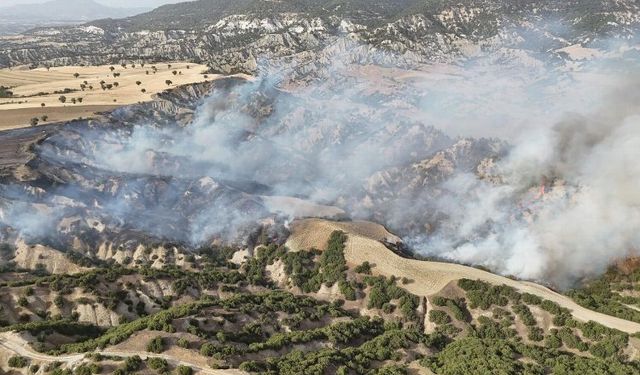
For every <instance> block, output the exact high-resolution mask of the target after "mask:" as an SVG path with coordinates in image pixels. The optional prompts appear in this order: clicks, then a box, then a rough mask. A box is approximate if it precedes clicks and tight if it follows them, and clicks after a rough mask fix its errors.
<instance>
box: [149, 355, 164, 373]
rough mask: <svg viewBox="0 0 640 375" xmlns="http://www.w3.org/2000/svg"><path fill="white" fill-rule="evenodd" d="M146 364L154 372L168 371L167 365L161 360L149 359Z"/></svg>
mask: <svg viewBox="0 0 640 375" xmlns="http://www.w3.org/2000/svg"><path fill="white" fill-rule="evenodd" d="M147 364H148V365H149V368H151V369H152V370H156V371H157V372H159V373H163V372H166V371H167V370H168V369H169V364H168V363H167V361H166V360H165V359H163V358H158V357H151V358H149V359H147Z"/></svg>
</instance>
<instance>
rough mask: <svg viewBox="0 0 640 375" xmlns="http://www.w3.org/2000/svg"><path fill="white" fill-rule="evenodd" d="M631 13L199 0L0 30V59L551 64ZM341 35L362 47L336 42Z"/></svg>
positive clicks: (409, 1) (251, 68)
mask: <svg viewBox="0 0 640 375" xmlns="http://www.w3.org/2000/svg"><path fill="white" fill-rule="evenodd" d="M365 3H366V4H365ZM637 15H638V8H637V4H636V3H635V2H633V1H609V0H607V1H600V0H597V1H596V0H593V1H589V2H586V3H585V2H584V1H552V2H549V1H540V0H528V1H525V2H519V3H518V4H517V6H516V5H514V4H513V3H512V2H509V1H485V0H482V1H480V0H473V1H472V0H469V1H466V2H462V3H461V2H448V1H437V2H427V3H424V2H419V1H415V0H401V1H400V0H394V1H374V2H361V1H359V0H348V1H321V2H311V1H280V2H275V3H274V2H271V1H263V0H243V1H234V2H228V1H221V0H199V1H195V2H186V3H180V4H173V5H165V6H162V7H160V8H158V9H156V10H154V11H152V12H149V13H145V14H141V15H138V16H134V17H129V18H125V19H120V20H102V21H96V22H92V23H90V24H88V25H84V26H82V27H67V28H48V29H40V30H37V31H33V32H31V33H29V34H28V35H26V36H24V37H18V38H12V39H7V38H5V39H0V67H3V66H5V67H6V66H13V65H22V64H32V63H35V64H36V65H38V66H42V65H79V64H113V63H120V62H122V61H137V62H138V63H140V62H142V61H144V60H148V61H153V60H156V61H157V60H190V61H194V62H202V63H205V64H207V65H209V66H211V67H212V68H214V69H215V70H216V71H219V72H224V73H230V72H246V73H253V72H255V71H256V69H257V63H258V60H266V59H271V60H273V59H277V58H285V57H291V56H292V55H298V56H297V59H298V60H299V61H309V62H312V61H321V60H323V59H325V58H327V57H328V56H330V55H334V54H336V53H337V54H344V55H347V56H349V58H350V59H352V60H354V61H357V62H360V63H372V62H373V63H380V64H387V65H388V64H393V65H401V66H410V67H416V66H417V65H419V64H423V63H434V62H452V61H458V60H466V59H470V58H474V57H477V56H478V55H483V54H485V53H488V52H491V51H493V52H496V51H502V53H505V52H507V51H509V50H511V49H516V50H519V51H522V52H523V53H524V54H525V55H526V58H527V59H532V60H535V61H538V62H540V63H542V64H547V63H549V62H550V61H558V60H559V61H562V60H566V56H565V54H562V53H560V52H558V51H559V50H561V49H562V48H565V47H569V46H572V45H576V44H582V45H584V46H585V47H593V48H606V46H608V44H607V42H606V41H607V40H609V39H610V38H612V39H615V40H624V41H628V40H635V38H636V37H637V30H638V24H639V23H638V22H639V19H638V16H637ZM62 31H64V32H62ZM345 37H348V40H349V41H352V42H356V43H358V44H360V45H361V47H360V51H358V50H353V49H350V48H345V46H344V45H343V44H342V43H339V42H340V41H341V40H342V39H343V38H345ZM52 45H55V46H56V47H52ZM114 47H115V48H114ZM34 51H35V52H34ZM504 58H505V59H509V57H507V56H505V57H504Z"/></svg>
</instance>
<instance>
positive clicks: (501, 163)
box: [3, 56, 640, 287]
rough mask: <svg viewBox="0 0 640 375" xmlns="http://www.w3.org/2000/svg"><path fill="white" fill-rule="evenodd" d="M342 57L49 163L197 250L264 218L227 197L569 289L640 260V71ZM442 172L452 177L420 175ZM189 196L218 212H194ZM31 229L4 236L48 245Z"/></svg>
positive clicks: (51, 154)
mask: <svg viewBox="0 0 640 375" xmlns="http://www.w3.org/2000/svg"><path fill="white" fill-rule="evenodd" d="M333 58H334V60H335V61H336V63H335V64H334V65H333V66H330V67H329V68H327V69H326V70H325V71H324V76H323V79H320V80H316V81H305V84H304V85H298V86H292V85H291V84H290V83H288V84H287V85H282V84H281V82H284V81H285V80H283V79H282V78H283V74H279V75H277V74H271V73H270V72H267V73H266V75H265V76H261V77H258V78H257V79H255V80H253V81H251V82H247V83H244V84H241V85H236V86H234V87H233V88H231V89H229V90H217V91H214V92H213V93H212V95H211V96H210V97H209V98H207V99H206V100H205V102H204V103H203V104H202V105H201V107H200V108H199V109H198V111H197V113H196V116H195V121H194V123H193V124H191V125H189V126H188V127H186V128H180V127H177V126H176V127H170V128H159V127H156V126H153V124H139V125H138V126H136V127H134V128H133V129H122V130H120V131H115V132H106V131H104V130H101V129H91V130H84V131H82V132H81V134H80V135H79V137H78V138H79V139H82V140H83V142H89V143H91V144H90V145H89V146H88V147H85V149H84V150H82V151H77V152H70V151H69V152H65V153H60V151H59V149H58V148H57V146H51V145H49V144H48V143H47V142H45V143H44V144H43V145H40V146H39V152H40V155H41V156H42V157H44V158H47V159H49V160H55V161H56V162H59V163H70V162H73V163H83V165H87V166H89V167H91V168H96V169H98V170H100V171H102V172H103V171H107V173H108V174H110V175H112V176H118V178H119V179H121V180H125V181H126V182H127V183H128V185H126V189H125V188H121V187H114V188H113V189H114V191H116V192H115V193H114V194H113V196H112V197H111V201H109V202H108V203H106V204H103V205H101V206H100V207H98V208H96V210H97V209H100V210H102V213H104V214H105V215H108V216H112V217H114V218H115V219H117V220H119V221H121V222H123V223H128V224H130V225H132V226H136V228H137V229H140V230H144V231H149V232H152V233H155V232H158V233H160V234H164V235H167V234H168V233H171V231H168V230H166V228H167V225H168V224H167V221H169V222H170V223H171V224H170V225H171V226H172V227H181V226H180V225H182V224H184V225H185V226H186V227H187V228H188V230H187V233H186V234H185V236H186V238H187V239H188V240H189V241H191V242H192V243H201V242H205V241H207V240H208V239H209V238H210V237H211V236H213V235H215V234H216V233H218V232H219V231H221V230H223V229H228V228H230V227H235V226H239V225H242V224H245V223H247V222H251V221H255V220H258V219H260V218H261V215H262V214H263V212H261V211H259V210H255V209H251V210H250V209H246V207H245V205H240V206H236V205H234V204H233V202H235V201H233V200H232V199H231V198H228V197H226V196H225V198H224V199H218V198H219V197H218V196H217V195H216V194H217V193H215V192H216V188H217V187H219V186H221V185H226V186H230V190H231V192H232V194H233V197H236V196H240V197H243V198H244V197H247V196H248V197H249V199H250V200H252V201H255V202H258V201H260V197H261V196H262V195H272V196H290V197H297V198H302V199H305V200H308V201H312V202H315V203H319V204H327V205H333V206H337V207H340V208H342V209H344V210H345V211H346V212H347V213H348V214H350V215H351V216H352V217H362V218H369V219H374V220H378V221H380V222H383V223H385V224H387V225H388V226H389V227H390V228H391V229H392V230H394V231H397V232H398V233H399V234H402V235H405V236H406V237H405V238H406V239H407V241H408V243H409V244H410V245H411V247H412V248H413V249H414V250H415V251H417V252H419V253H422V254H427V255H431V256H434V257H438V258H444V259H449V260H453V261H457V262H463V263H471V264H478V265H484V266H487V267H489V268H491V269H493V270H495V271H496V272H500V273H503V274H511V275H515V276H518V277H522V278H527V279H536V280H543V281H549V282H552V283H554V284H555V285H557V286H560V287H566V286H569V285H571V283H573V282H574V281H576V280H578V279H580V278H582V277H585V276H591V275H595V274H597V273H599V272H601V271H602V270H603V269H604V268H605V267H606V266H607V265H608V264H610V263H611V262H612V261H614V260H616V259H619V258H621V257H625V256H628V255H632V254H636V249H640V237H639V234H638V233H639V232H638V231H637V228H640V191H639V190H638V189H637V187H638V186H640V165H639V164H638V163H637V162H636V160H635V159H637V158H638V157H639V156H640V121H639V118H640V117H639V116H640V99H639V96H640V89H639V87H640V86H639V85H638V84H637V83H639V82H640V80H638V79H637V77H640V76H638V74H637V73H639V72H638V71H637V70H634V69H635V68H634V67H635V65H632V64H629V65H624V67H625V69H626V70H624V71H621V70H620V69H619V68H618V67H613V66H612V65H610V64H609V63H608V62H602V61H599V62H595V63H590V64H586V63H585V64H576V66H572V67H567V66H535V67H533V68H532V67H531V66H529V65H526V64H524V65H517V64H516V65H510V66H505V65H504V64H498V63H495V62H493V61H489V62H487V61H486V60H478V61H475V62H473V63H468V64H466V65H463V66H435V67H428V68H425V69H424V70H422V71H414V72H407V71H402V70H398V69H393V68H380V67H372V66H362V65H357V64H355V65H354V64H349V63H345V62H344V61H342V60H341V59H340V57H339V56H333ZM617 61H619V60H617ZM285 75H286V74H285ZM308 82H311V83H308ZM307 83H308V84H307ZM285 86H286V87H285ZM458 137H493V138H499V140H498V139H490V140H487V139H484V140H474V139H461V138H458ZM503 141H504V142H503ZM506 144H508V145H509V146H506ZM456 145H462V146H461V147H460V148H461V149H463V150H464V149H465V147H468V148H469V150H471V151H469V152H468V153H465V152H460V153H459V154H456V153H455V152H453V151H451V150H453V149H454V148H455V147H456ZM465 145H466V146H465ZM443 155H444V156H443ZM447 155H449V156H447ZM450 155H453V156H450ZM441 157H442V158H441ZM439 158H441V159H439ZM456 158H457V159H456ZM480 163H485V164H486V165H487V167H486V168H483V169H479V168H478V164H480ZM432 165H438V166H441V167H440V168H439V169H438V168H436V169H432V170H429V172H428V173H427V174H426V175H425V176H422V175H420V171H421V170H422V169H421V168H427V167H429V166H432ZM425 166H426V167H425ZM388 176H392V177H393V176H395V177H394V178H395V179H394V178H391V177H389V178H388V179H385V178H387V177H388ZM150 179H156V180H160V182H161V183H162V184H161V185H162V186H161V188H162V189H164V190H163V191H164V192H165V193H164V194H161V195H159V196H160V199H161V201H157V202H151V203H150V206H149V207H150V208H149V207H144V206H142V207H141V206H136V205H132V204H131V202H132V201H134V200H135V199H134V198H137V197H139V196H140V195H143V194H144V192H145V189H147V186H148V181H149V180H150ZM381 181H382V182H381ZM65 189H66V190H65V192H64V193H60V194H61V195H65V196H75V197H77V196H82V195H80V194H78V192H77V191H73V192H72V190H73V189H72V187H65ZM75 189H77V190H79V191H81V190H82V189H86V187H83V186H80V184H79V186H77V187H75ZM194 191H197V192H198V194H201V195H204V196H208V195H207V194H211V200H209V201H207V202H204V203H202V204H195V203H192V202H190V201H189V197H190V194H193V192H194ZM233 197H232V198H233ZM136 202H138V201H136ZM167 202H176V203H175V204H173V203H172V204H169V203H167ZM85 203H86V205H87V206H88V207H95V206H96V205H95V204H92V202H85ZM258 203H259V202H258ZM176 207H179V208H180V209H181V210H182V211H180V212H186V213H187V215H186V217H180V216H179V215H176V214H175V210H176ZM7 212H17V211H16V210H13V211H7ZM9 216H11V215H9ZM23 216H24V215H20V216H19V217H17V216H16V220H13V219H12V218H11V217H5V218H4V219H3V221H5V222H9V223H13V224H15V225H16V226H18V227H19V226H20V222H24V221H26V222H29V231H35V229H34V228H33V227H34V225H32V223H31V220H30V219H29V218H27V219H25V218H24V217H23ZM154 218H155V219H154ZM17 219H19V220H17ZM174 222H175V225H174V224H173V223H174ZM179 239H182V238H179Z"/></svg>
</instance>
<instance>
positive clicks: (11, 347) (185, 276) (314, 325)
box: [0, 221, 640, 374]
mask: <svg viewBox="0 0 640 375" xmlns="http://www.w3.org/2000/svg"><path fill="white" fill-rule="evenodd" d="M310 226H319V227H317V228H315V227H314V228H311V227H310ZM294 228H298V229H300V228H303V229H302V230H301V231H300V230H298V229H294V232H293V234H292V237H291V238H290V239H289V243H296V244H298V245H301V244H302V243H301V240H305V238H304V237H306V236H307V233H305V231H309V230H310V231H311V232H312V234H313V235H315V236H316V237H315V238H314V239H313V240H312V242H311V243H307V245H311V244H316V245H318V247H319V248H321V250H318V249H313V248H298V249H295V250H294V249H291V250H289V249H287V248H286V247H282V246H278V245H276V244H261V245H258V246H257V247H256V249H255V253H254V256H253V257H251V258H246V259H244V260H243V259H241V258H240V257H238V255H240V254H242V253H245V252H244V250H242V249H238V248H230V247H224V248H216V247H213V248H201V249H200V250H199V251H198V252H197V253H195V254H194V253H185V252H183V249H181V248H179V247H169V246H170V245H168V246H167V245H165V246H161V247H158V248H154V249H151V248H146V249H138V250H136V252H135V253H134V254H132V256H130V257H127V258H121V259H122V260H121V261H117V262H116V263H114V262H113V261H111V262H109V261H107V262H105V261H104V260H102V259H99V258H94V259H88V258H83V257H81V256H79V255H78V254H75V255H74V253H73V252H71V253H67V254H65V256H66V257H68V259H69V261H70V262H74V263H81V264H83V265H84V267H85V270H83V271H81V272H78V273H76V274H74V275H65V274H54V275H48V274H47V271H43V270H39V271H37V272H35V271H28V270H24V269H22V270H21V269H13V270H12V269H4V270H3V273H2V274H1V276H2V278H3V279H9V280H13V281H4V282H1V283H0V289H1V290H2V296H3V298H2V299H1V300H0V306H1V307H2V326H3V327H2V329H3V330H4V331H5V332H4V333H2V334H0V368H1V369H2V370H3V371H9V372H10V373H16V374H26V373H27V372H28V371H29V372H37V371H39V370H40V369H42V370H43V371H44V372H45V373H55V374H83V373H85V372H86V373H93V374H109V373H113V372H116V373H122V372H125V373H138V372H140V373H163V372H168V371H176V372H178V373H180V374H183V373H184V374H187V373H202V374H243V373H269V374H298V373H301V372H303V371H304V372H305V373H313V374H330V373H341V374H370V373H391V374H408V373H430V372H433V373H437V374H462V373H466V372H468V371H479V372H480V373H485V372H486V373H493V372H495V371H502V372H503V373H505V374H521V373H533V374H542V373H546V372H548V371H553V372H558V371H566V373H569V374H574V373H577V372H575V371H576V370H575V369H576V368H580V369H582V370H581V371H583V372H586V373H593V374H596V373H611V374H614V373H625V374H638V373H640V368H638V367H637V362H636V361H634V360H635V359H637V351H638V348H639V347H638V345H639V343H638V341H637V339H636V338H635V337H631V336H629V335H628V334H627V333H625V332H622V331H619V330H616V329H612V328H607V326H609V327H611V326H618V327H622V326H620V325H618V324H617V323H616V320H615V319H613V320H612V319H607V318H604V317H605V316H602V315H599V314H596V313H590V315H583V314H582V312H580V311H578V310H579V309H572V308H573V307H574V306H575V305H573V304H572V303H571V302H569V300H568V299H566V298H565V297H562V298H559V297H557V295H556V294H554V293H552V292H550V291H548V290H546V289H544V288H540V287H535V288H534V287H532V285H529V284H524V283H519V282H516V281H513V280H509V279H505V278H499V277H496V276H494V275H491V274H488V273H486V272H484V271H479V270H477V269H473V268H465V267H457V270H456V271H455V272H454V273H453V274H452V275H451V276H450V277H449V279H448V280H450V282H446V283H444V284H441V285H439V286H437V287H436V286H434V287H433V288H430V289H428V291H427V290H425V289H424V280H423V277H424V276H425V275H426V276H428V275H429V274H430V273H432V272H441V271H446V270H447V265H439V266H438V267H437V269H438V270H437V271H436V270H434V269H433V267H434V265H431V264H429V263H428V262H421V261H413V262H415V265H414V266H413V267H412V266H409V267H404V266H403V267H402V269H395V270H393V271H392V272H393V274H392V275H389V274H388V272H389V267H388V266H387V265H386V264H387V263H383V262H381V260H383V259H390V258H391V259H394V258H395V257H397V255H395V254H393V253H392V252H391V250H388V249H386V248H385V247H384V245H383V244H382V243H381V242H379V240H381V239H384V240H385V241H387V240H397V237H395V236H393V235H391V234H389V233H388V232H386V231H385V230H384V229H383V228H382V227H380V226H378V225H376V224H373V223H366V222H342V223H340V222H322V221H310V222H301V223H298V224H295V225H294ZM335 228H344V229H346V230H348V233H347V232H342V231H340V230H333V229H335ZM332 230H333V231H332ZM321 238H324V239H326V242H321ZM11 252H12V250H11V249H6V248H5V249H4V250H3V256H5V257H9V258H11ZM361 260H363V261H362V263H358V262H360V261H361ZM354 262H355V263H357V264H355V263H354ZM405 266H406V265H405ZM423 267H424V269H423V270H421V268H423ZM414 270H415V271H416V272H413V271H414ZM424 270H427V271H426V272H424ZM477 275H481V276H480V279H481V280H477V279H476V278H475V277H476V276H477ZM482 275H485V276H482ZM465 276H466V277H465ZM467 277H468V278H467ZM482 280H485V281H482ZM503 281H504V283H503ZM526 290H528V291H529V292H527V291H526ZM546 297H550V298H551V300H550V299H547V298H546ZM554 300H558V301H559V302H554ZM566 305H570V306H571V308H567V307H565V306H566ZM585 311H587V310H585ZM104 317H110V318H108V319H106V320H105V319H104ZM590 318H593V319H594V321H591V320H590ZM618 321H622V320H618ZM638 326H640V325H639V324H633V323H631V322H627V325H626V326H625V327H622V329H624V330H625V331H629V332H634V331H635V330H636V329H637V328H638ZM83 353H87V354H86V355H84V354H83ZM461 358H462V359H464V361H461Z"/></svg>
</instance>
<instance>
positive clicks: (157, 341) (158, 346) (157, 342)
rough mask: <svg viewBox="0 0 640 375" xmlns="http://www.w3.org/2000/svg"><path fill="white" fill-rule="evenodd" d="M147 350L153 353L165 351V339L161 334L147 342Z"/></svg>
mask: <svg viewBox="0 0 640 375" xmlns="http://www.w3.org/2000/svg"><path fill="white" fill-rule="evenodd" d="M147 351H148V352H151V353H162V352H163V351H164V339H163V338H162V337H160V336H157V337H154V338H153V339H151V341H149V343H148V344H147Z"/></svg>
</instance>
